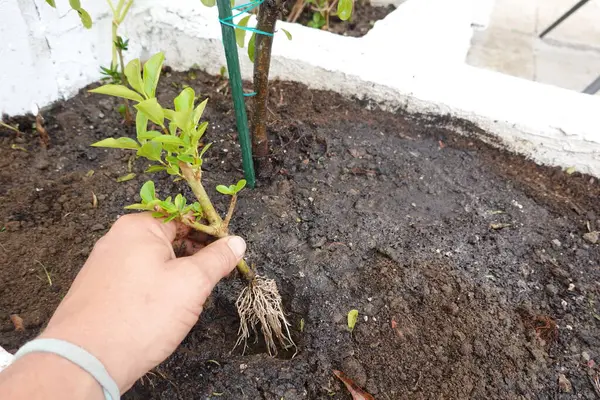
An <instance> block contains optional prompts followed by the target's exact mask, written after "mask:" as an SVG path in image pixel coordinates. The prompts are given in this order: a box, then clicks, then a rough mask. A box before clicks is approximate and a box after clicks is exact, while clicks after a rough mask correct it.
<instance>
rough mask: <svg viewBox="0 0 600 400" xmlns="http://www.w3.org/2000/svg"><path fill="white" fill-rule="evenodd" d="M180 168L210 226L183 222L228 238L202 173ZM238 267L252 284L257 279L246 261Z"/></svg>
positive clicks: (229, 217)
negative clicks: (203, 182) (206, 188)
mask: <svg viewBox="0 0 600 400" xmlns="http://www.w3.org/2000/svg"><path fill="white" fill-rule="evenodd" d="M179 167H180V168H181V172H182V173H183V177H184V179H185V180H186V181H187V183H188V185H190V187H191V188H192V191H193V192H194V195H195V196H196V198H197V199H198V202H199V203H200V206H201V207H202V210H203V211H204V213H205V215H206V219H207V220H208V222H209V223H210V226H207V225H203V224H200V223H198V222H195V221H191V220H189V219H183V218H182V222H183V223H184V224H185V225H187V226H189V227H191V228H193V229H196V230H198V231H200V232H204V233H207V234H209V235H211V236H214V237H217V238H223V237H226V236H228V235H229V231H228V229H227V225H225V223H224V222H223V220H222V219H221V216H220V215H219V214H218V213H217V211H216V210H215V208H214V206H213V205H212V202H211V201H210V198H209V197H208V194H207V193H206V190H204V186H202V183H201V182H200V177H201V174H200V171H198V172H197V174H195V173H194V171H193V170H192V168H190V166H189V165H188V164H186V163H183V162H182V163H179ZM236 197H237V196H233V198H232V199H231V204H230V205H229V211H228V212H227V218H226V221H227V223H229V220H231V215H232V214H233V209H234V208H235V203H236V201H235V198H236ZM236 267H237V270H238V271H239V272H240V274H242V276H243V277H244V278H245V279H246V280H247V281H248V282H252V281H253V280H254V278H255V277H256V273H255V272H254V271H253V270H252V268H250V266H248V264H247V263H246V261H245V260H244V259H241V260H240V261H239V262H238V264H237V266H236Z"/></svg>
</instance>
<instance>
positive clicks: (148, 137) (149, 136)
mask: <svg viewBox="0 0 600 400" xmlns="http://www.w3.org/2000/svg"><path fill="white" fill-rule="evenodd" d="M160 135H162V133H160V132H159V131H147V132H144V133H142V134H140V135H138V137H137V138H138V140H140V141H141V140H152V139H154V138H155V137H157V136H160Z"/></svg>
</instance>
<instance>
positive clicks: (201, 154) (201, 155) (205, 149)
mask: <svg viewBox="0 0 600 400" xmlns="http://www.w3.org/2000/svg"><path fill="white" fill-rule="evenodd" d="M210 146H212V142H210V143H208V144H206V145H205V146H204V147H203V148H202V150H201V151H200V154H199V158H200V159H202V157H203V156H204V153H206V151H207V150H208V149H210Z"/></svg>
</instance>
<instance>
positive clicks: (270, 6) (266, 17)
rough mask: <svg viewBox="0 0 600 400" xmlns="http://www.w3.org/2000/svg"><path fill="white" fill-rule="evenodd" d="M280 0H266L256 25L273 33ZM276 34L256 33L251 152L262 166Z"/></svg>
mask: <svg viewBox="0 0 600 400" xmlns="http://www.w3.org/2000/svg"><path fill="white" fill-rule="evenodd" d="M281 4H282V2H281V0H271V1H265V2H264V3H262V4H261V5H260V9H259V11H258V23H257V25H256V29H257V30H260V31H264V32H269V33H273V32H274V31H275V24H276V22H277V17H278V16H279V13H280V8H281ZM272 47H273V36H267V35H260V34H257V35H256V42H255V49H256V50H255V53H254V54H255V55H256V56H255V59H254V90H255V91H256V96H255V97H254V112H253V113H252V152H253V154H254V162H255V164H257V167H258V168H260V164H261V162H262V161H264V160H266V157H267V156H268V155H269V141H268V137H267V103H268V100H269V67H270V66H271V49H272Z"/></svg>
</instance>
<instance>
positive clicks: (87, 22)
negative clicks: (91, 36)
mask: <svg viewBox="0 0 600 400" xmlns="http://www.w3.org/2000/svg"><path fill="white" fill-rule="evenodd" d="M77 14H79V19H80V20H81V23H82V24H83V27H84V28H85V29H91V28H92V17H91V16H90V14H88V12H87V11H85V10H84V9H83V8H80V9H79V10H77Z"/></svg>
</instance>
